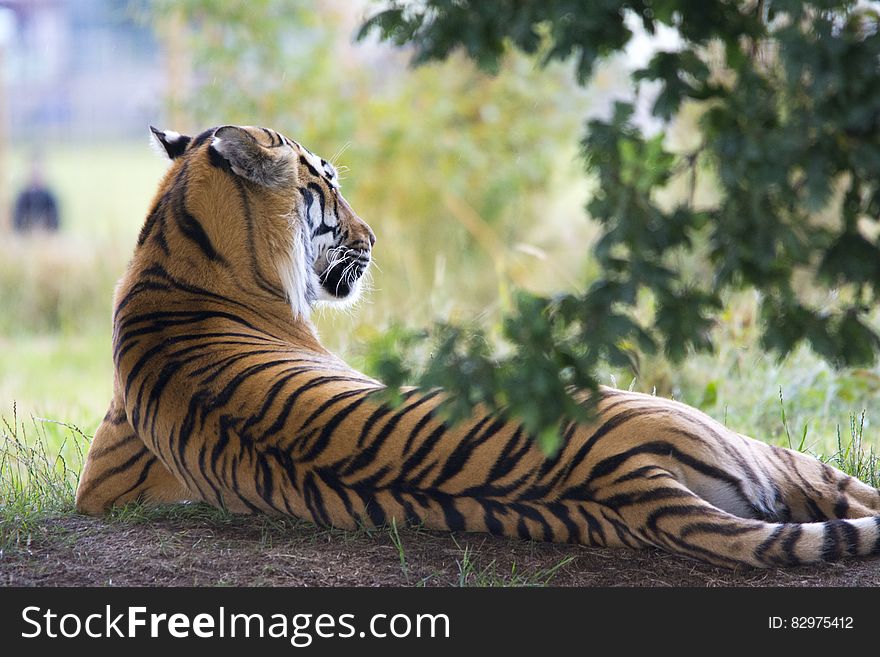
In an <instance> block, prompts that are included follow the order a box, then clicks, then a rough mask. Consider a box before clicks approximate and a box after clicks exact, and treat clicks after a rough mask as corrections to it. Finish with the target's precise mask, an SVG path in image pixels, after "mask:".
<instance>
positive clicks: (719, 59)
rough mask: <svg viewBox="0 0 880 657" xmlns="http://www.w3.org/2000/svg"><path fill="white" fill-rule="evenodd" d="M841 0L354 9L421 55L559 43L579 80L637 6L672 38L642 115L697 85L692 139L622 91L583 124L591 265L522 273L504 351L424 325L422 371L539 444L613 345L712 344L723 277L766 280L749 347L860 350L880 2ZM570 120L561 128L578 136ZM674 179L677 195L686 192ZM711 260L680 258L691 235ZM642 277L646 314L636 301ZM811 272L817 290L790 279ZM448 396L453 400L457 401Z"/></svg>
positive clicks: (864, 336)
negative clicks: (690, 190)
mask: <svg viewBox="0 0 880 657" xmlns="http://www.w3.org/2000/svg"><path fill="white" fill-rule="evenodd" d="M856 4H857V3H856V2H854V1H850V0H819V1H815V2H801V0H767V1H766V2H720V1H717V0H644V1H630V2H619V1H616V0H595V1H591V2H580V1H578V0H495V1H493V2H483V1H479V0H424V1H423V2H420V3H416V4H412V3H402V2H397V1H396V0H391V1H390V2H388V3H387V4H386V8H385V9H384V10H383V11H380V12H379V13H378V14H376V15H375V16H373V17H372V18H371V19H369V21H368V22H367V23H366V24H365V25H364V26H363V28H362V34H365V33H368V32H370V31H372V30H375V31H378V32H379V33H380V35H381V37H382V38H383V39H386V40H391V41H393V42H395V43H397V44H399V45H409V46H411V47H412V48H414V52H415V61H416V62H417V63H420V62H426V61H430V60H435V59H443V58H446V57H448V56H449V55H450V54H451V53H453V52H454V51H463V52H465V53H466V54H467V56H468V57H470V58H472V59H473V60H474V61H475V62H477V63H478V64H479V65H480V66H481V67H483V68H484V69H487V70H489V71H492V70H495V69H497V67H498V65H499V62H500V61H501V59H502V58H503V57H504V54H505V52H507V51H508V50H509V49H519V50H522V51H524V52H526V53H532V54H534V55H535V56H536V57H540V58H541V61H542V62H544V63H546V62H549V61H552V60H569V59H572V58H573V59H574V61H575V63H576V71H577V76H578V80H579V82H581V83H584V82H585V81H587V80H588V79H589V78H590V76H591V74H592V71H593V68H594V66H595V64H596V63H597V61H598V60H599V59H600V58H602V57H604V56H607V55H610V54H612V53H614V52H617V51H620V50H622V49H623V48H624V47H625V46H626V44H627V42H628V41H629V39H630V37H631V36H632V33H631V30H630V29H629V28H628V27H627V25H626V21H625V16H626V14H627V13H630V12H631V13H632V14H634V15H635V16H637V17H638V19H640V21H641V23H642V24H643V25H644V27H645V29H646V30H647V31H648V32H649V33H653V32H654V31H655V30H656V28H657V26H658V25H660V24H664V25H668V26H672V27H674V28H676V29H677V30H678V32H679V33H680V35H681V37H682V38H683V45H682V47H681V48H680V49H678V50H676V51H674V52H658V53H657V54H656V55H655V56H654V57H653V58H652V59H651V61H650V62H649V64H648V65H647V66H646V67H644V68H643V69H641V70H638V71H636V72H635V73H634V75H633V83H634V84H635V83H637V82H638V81H641V80H653V81H657V83H659V88H660V91H659V95H658V96H657V100H656V102H655V104H654V106H653V114H654V115H655V116H656V117H658V118H660V119H663V120H669V119H671V118H672V117H673V116H674V115H675V114H676V113H677V112H678V111H679V109H680V108H681V107H682V103H683V102H685V101H689V102H695V103H699V104H700V107H701V112H702V113H701V117H700V120H699V133H700V134H699V139H698V140H696V141H695V143H698V146H696V148H694V149H693V150H692V151H691V152H684V153H680V152H679V153H672V152H669V151H668V150H667V147H666V145H665V144H664V135H663V134H662V133H661V134H659V135H657V136H654V137H650V138H648V137H646V136H645V135H643V134H642V132H641V131H640V129H639V128H638V127H637V126H636V125H635V124H634V123H633V121H632V117H633V106H632V104H630V103H618V104H617V105H616V108H615V111H614V113H613V116H612V117H611V118H610V120H607V121H598V120H594V121H591V122H589V124H588V126H587V130H586V134H585V136H583V138H582V152H583V156H584V163H585V167H586V172H587V173H588V174H589V175H590V176H591V177H593V178H594V179H595V180H596V181H597V183H598V184H597V190H596V192H595V193H594V194H593V196H592V199H591V200H590V202H589V204H588V207H587V211H588V213H589V215H590V216H591V217H592V218H593V219H594V220H596V221H598V222H600V224H601V226H602V234H601V237H600V239H599V241H598V243H597V244H596V246H595V250H594V255H595V257H596V258H597V259H598V261H599V263H600V266H601V270H600V271H601V273H600V276H599V278H598V280H596V281H594V282H593V283H592V285H591V286H590V287H589V289H588V290H587V291H586V293H584V294H572V293H560V294H558V295H556V296H552V297H542V296H536V295H532V294H528V293H525V292H521V293H520V294H519V295H518V297H517V299H518V301H517V306H516V309H515V310H514V312H513V313H512V314H511V315H510V316H508V317H507V318H506V320H505V322H504V330H503V338H504V340H505V341H507V342H508V343H509V346H510V349H508V350H507V352H506V353H507V355H505V356H498V355H496V353H495V352H494V351H493V350H492V349H490V348H489V347H488V346H487V340H486V338H485V336H484V335H482V334H480V332H479V331H476V332H475V331H474V330H472V329H464V328H461V327H454V326H440V327H437V328H436V329H435V333H436V334H437V335H436V339H437V341H438V342H437V348H436V351H435V353H434V356H433V358H432V361H431V363H430V364H429V365H428V366H427V368H426V370H425V371H424V372H423V373H422V374H421V376H420V381H421V383H423V384H428V385H434V384H439V385H443V386H444V387H447V388H450V389H452V390H454V391H455V392H456V393H457V397H456V399H457V400H458V401H457V402H455V403H456V404H457V405H458V406H460V409H461V410H464V409H466V408H469V407H470V406H471V405H472V404H473V403H476V402H482V403H486V404H488V405H489V406H490V407H493V408H496V409H499V410H501V409H504V410H506V412H508V413H511V414H513V415H515V416H517V417H519V418H521V419H522V420H523V421H524V422H525V424H526V426H527V428H529V429H530V430H532V431H533V432H534V433H536V434H538V435H539V436H543V437H544V438H545V439H546V440H547V441H548V444H551V445H552V444H553V436H555V435H556V433H557V427H558V426H559V422H560V421H561V420H562V419H563V418H565V417H582V413H583V412H584V411H583V410H582V409H581V408H580V407H578V406H577V405H576V404H575V403H574V401H573V400H572V399H571V398H570V396H569V395H568V394H566V390H569V389H570V386H571V385H572V384H574V385H576V386H578V387H582V388H594V387H595V386H596V385H597V382H596V376H595V371H596V367H597V365H598V364H599V363H600V362H602V361H608V362H611V363H613V364H625V363H627V362H628V359H629V355H630V351H631V350H632V349H636V348H637V349H641V350H643V351H646V352H653V351H655V350H659V349H662V350H664V351H665V353H666V354H667V355H669V356H670V357H672V358H680V357H682V356H683V355H684V354H685V353H687V352H688V350H690V349H708V348H711V342H710V340H709V329H710V328H711V326H712V323H713V321H714V319H715V317H716V314H717V312H718V310H719V309H720V308H721V299H722V294H723V293H724V292H726V291H729V290H737V289H743V288H755V289H757V290H759V291H760V293H761V301H760V310H761V318H762V320H763V333H762V336H763V337H762V340H763V344H764V346H765V347H766V348H767V349H769V350H772V351H775V352H776V353H778V354H786V353H788V352H789V351H791V350H792V349H793V348H794V347H795V346H797V345H798V344H800V343H807V344H809V345H810V346H811V347H812V349H814V350H815V351H816V352H817V353H819V354H821V355H822V356H823V357H825V358H826V359H828V360H829V361H831V362H832V363H834V364H836V365H841V366H843V365H856V364H865V363H868V362H871V361H873V360H874V358H875V354H876V352H877V351H878V346H880V337H878V334H877V331H876V330H875V328H874V327H872V326H871V324H870V322H869V314H870V312H871V310H872V309H873V307H874V306H875V304H876V300H877V294H878V291H880V248H878V233H880V230H878V225H877V222H878V218H880V185H878V181H880V69H878V61H880V60H878V57H880V19H878V15H877V14H876V12H875V11H874V10H872V9H870V8H867V7H857V6H856ZM575 137H576V136H574V135H573V138H575ZM681 176H684V179H685V180H689V181H690V184H691V185H696V181H697V179H698V178H699V179H708V180H711V181H712V183H713V184H714V186H715V187H716V188H717V192H718V193H717V198H716V200H715V201H714V202H713V203H711V204H710V205H709V206H708V207H707V206H705V204H704V205H703V206H699V205H697V204H695V203H694V199H693V194H691V195H689V198H684V199H683V200H680V201H679V202H677V203H675V204H673V205H672V206H671V207H670V205H669V204H664V203H662V202H661V201H660V200H659V199H658V192H660V191H661V190H663V189H664V188H665V187H667V186H668V185H669V184H670V182H671V181H672V180H673V179H674V178H677V177H681ZM683 196H685V197H687V196H688V195H687V194H685V195H683ZM697 248H698V249H702V251H701V252H700V253H699V255H700V256H701V257H704V258H705V259H706V260H707V262H708V263H709V268H710V271H712V272H713V273H712V275H711V276H702V277H695V276H693V275H692V274H691V275H689V274H687V273H685V272H684V271H683V270H682V269H681V268H678V267H676V266H675V262H676V261H675V260H674V258H673V256H674V255H675V254H681V253H682V252H684V253H689V252H691V251H694V249H697ZM646 290H647V291H649V293H650V294H651V295H652V298H653V309H654V310H653V313H652V316H651V318H650V319H649V320H647V321H644V320H642V321H638V320H637V319H636V318H635V315H634V314H633V312H632V308H633V307H634V305H635V304H636V301H637V298H638V297H639V295H641V294H643V293H644V291H646ZM804 290H809V291H811V292H815V291H817V290H818V291H820V292H824V294H811V293H805V292H804ZM375 358H376V362H375V363H374V364H375V366H376V368H377V369H378V370H379V373H380V374H383V375H386V376H387V377H389V378H390V382H391V383H395V382H399V381H401V380H403V379H405V378H406V377H407V376H410V375H411V374H412V373H411V372H410V371H409V370H408V368H407V366H406V365H404V361H403V360H402V359H401V358H400V357H399V355H397V354H395V353H394V350H392V349H388V350H385V351H383V352H382V353H381V354H380V355H377V356H376V357H375ZM453 410H454V409H453Z"/></svg>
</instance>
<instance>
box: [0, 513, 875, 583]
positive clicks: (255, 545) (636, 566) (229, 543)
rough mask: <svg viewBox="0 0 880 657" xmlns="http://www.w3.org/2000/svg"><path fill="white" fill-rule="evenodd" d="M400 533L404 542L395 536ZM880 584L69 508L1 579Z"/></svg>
mask: <svg viewBox="0 0 880 657" xmlns="http://www.w3.org/2000/svg"><path fill="white" fill-rule="evenodd" d="M398 537H399V539H398ZM535 584H547V585H550V586H644V587H650V586H696V587H718V586H739V587H755V586H799V587H813V586H880V559H850V560H846V561H843V562H841V563H839V564H829V565H823V566H818V567H800V568H793V569H787V570H769V571H759V570H744V571H739V572H732V571H728V570H724V569H720V568H715V567H712V566H708V565H704V564H702V563H697V562H694V561H690V560H686V559H682V558H679V557H675V556H672V555H669V554H666V553H663V552H659V551H654V550H651V551H642V552H632V551H626V550H604V549H596V548H585V547H580V546H568V545H553V544H547V543H533V542H524V541H518V540H508V539H500V538H494V537H491V536H486V535H482V534H467V533H458V534H454V535H453V534H447V533H439V532H430V531H425V530H417V529H406V530H401V531H400V532H399V533H398V532H396V531H392V530H391V529H383V530H373V531H369V532H368V531H359V532H342V531H337V530H326V529H320V528H316V527H315V526H313V525H310V524H308V523H302V522H300V523H296V522H293V523H291V522H286V521H275V520H271V519H265V518H264V519H259V518H252V517H248V518H233V519H229V520H227V521H225V522H222V523H218V522H216V521H210V520H198V519H195V520H194V519H193V518H165V519H160V520H151V521H149V522H136V521H135V522H131V521H120V520H115V521H114V520H107V519H95V518H87V517H82V516H76V515H65V516H60V517H57V518H50V519H45V520H44V521H41V523H40V524H38V525H37V526H36V527H33V528H31V536H30V540H29V541H28V542H27V543H25V544H23V545H20V546H18V547H15V548H13V549H10V550H6V551H5V552H3V553H0V585H4V586H103V585H111V586H211V585H237V586H437V585H440V586H459V585H468V586H480V585H483V586H485V585H489V586H501V585H535Z"/></svg>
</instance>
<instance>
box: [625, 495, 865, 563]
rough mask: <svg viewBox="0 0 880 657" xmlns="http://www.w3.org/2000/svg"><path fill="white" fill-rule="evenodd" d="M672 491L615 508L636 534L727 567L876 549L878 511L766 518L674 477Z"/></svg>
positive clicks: (826, 558) (811, 560)
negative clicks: (734, 509) (741, 511)
mask: <svg viewBox="0 0 880 657" xmlns="http://www.w3.org/2000/svg"><path fill="white" fill-rule="evenodd" d="M665 485H666V486H667V487H669V486H671V487H673V488H678V491H677V494H675V495H668V496H667V495H664V496H663V497H666V499H665V500H662V501H659V502H658V503H655V504H652V505H636V506H633V507H631V508H629V509H618V513H620V515H621V516H623V517H624V519H625V520H626V521H628V522H632V523H633V526H638V527H640V528H641V532H640V533H641V538H642V539H643V540H645V541H646V542H648V543H650V544H652V545H655V546H657V547H660V548H663V549H666V550H669V551H672V552H674V553H677V554H681V555H685V556H689V557H692V558H695V559H700V560H702V561H708V562H711V563H713V564H715V565H719V566H724V567H727V568H736V567H737V566H743V565H745V566H751V567H757V568H770V567H775V566H797V565H805V564H814V563H820V562H827V561H836V560H838V559H840V558H842V557H848V556H870V555H876V554H880V515H874V516H867V517H862V518H849V519H835V520H826V521H821V522H803V523H799V522H779V523H775V522H766V521H763V520H754V519H749V518H742V517H739V516H736V515H734V514H732V513H728V512H727V511H724V510H722V509H719V508H718V507H716V506H714V505H712V504H710V503H709V502H707V501H706V500H704V499H702V498H701V497H699V496H698V495H696V494H695V493H693V492H692V491H690V490H689V489H688V488H687V487H686V486H684V485H683V484H681V483H679V482H667V483H666V484H665Z"/></svg>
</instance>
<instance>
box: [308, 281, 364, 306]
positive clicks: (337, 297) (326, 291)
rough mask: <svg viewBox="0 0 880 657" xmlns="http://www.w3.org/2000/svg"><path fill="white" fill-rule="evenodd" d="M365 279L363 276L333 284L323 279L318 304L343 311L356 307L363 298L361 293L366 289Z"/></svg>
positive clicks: (319, 288)
mask: <svg viewBox="0 0 880 657" xmlns="http://www.w3.org/2000/svg"><path fill="white" fill-rule="evenodd" d="M363 279H364V276H363V275H361V276H359V277H358V278H357V279H355V280H353V281H351V280H349V281H345V282H341V281H336V282H332V283H331V282H330V281H327V280H324V279H321V280H320V285H319V286H318V303H319V304H320V305H322V306H332V307H334V308H341V309H345V308H349V307H351V306H353V305H355V304H356V303H357V302H358V300H359V299H360V298H361V292H362V291H363V287H364V286H363Z"/></svg>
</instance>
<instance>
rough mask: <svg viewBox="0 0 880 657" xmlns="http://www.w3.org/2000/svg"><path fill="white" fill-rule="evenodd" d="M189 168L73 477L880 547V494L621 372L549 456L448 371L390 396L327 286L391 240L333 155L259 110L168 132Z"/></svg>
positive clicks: (301, 504) (319, 516)
mask: <svg viewBox="0 0 880 657" xmlns="http://www.w3.org/2000/svg"><path fill="white" fill-rule="evenodd" d="M158 136H159V139H160V140H161V141H162V143H163V145H164V146H165V148H166V151H167V152H168V154H169V156H171V157H172V165H171V168H170V169H169V172H168V174H167V175H166V177H165V179H164V181H163V183H162V185H161V186H160V190H159V193H158V194H157V197H156V200H155V201H154V204H153V207H152V209H151V212H150V214H149V216H148V219H147V222H146V223H145V226H144V230H143V231H142V233H141V237H140V239H139V245H138V247H137V249H136V251H135V256H134V258H133V260H132V263H131V265H130V267H129V270H128V272H127V274H126V276H125V278H124V279H123V281H122V283H121V284H120V286H119V288H118V290H117V298H116V304H115V308H116V310H115V315H114V338H113V349H114V363H115V368H116V380H115V390H114V400H113V402H112V403H111V408H110V411H109V412H108V415H107V417H106V418H105V421H104V422H103V423H102V425H101V427H100V428H99V430H98V432H97V434H96V436H95V440H94V443H93V446H92V448H91V450H90V452H89V456H88V460H87V464H86V468H85V470H84V472H83V475H82V479H81V482H80V487H79V489H78V495H77V505H78V508H80V509H81V510H83V511H86V512H91V513H100V512H103V511H105V510H106V509H107V508H109V507H110V506H112V505H115V504H122V503H125V502H127V501H130V500H133V499H145V500H147V501H152V502H169V501H175V500H201V501H205V502H208V503H210V504H214V505H217V506H223V507H226V508H229V509H230V510H233V511H239V512H269V513H282V514H290V515H295V516H298V517H302V518H307V519H310V520H313V521H315V522H317V523H321V524H326V525H333V526H338V527H346V528H352V527H355V526H357V525H358V524H360V523H367V524H373V525H381V524H383V523H386V522H389V521H391V520H392V519H394V520H399V521H403V520H408V521H411V522H418V523H424V524H425V525H426V526H428V527H431V528H436V529H449V530H467V531H486V532H491V533H495V534H500V535H506V536H519V537H522V538H531V539H538V540H552V541H568V542H576V543H582V544H586V545H601V546H625V547H632V548H638V547H645V546H651V545H653V546H658V547H662V548H664V549H667V550H671V551H673V552H677V553H680V554H684V555H688V556H691V557H695V558H699V559H703V560H705V561H709V562H712V563H717V564H720V565H725V566H728V567H734V566H736V565H738V564H748V565H754V566H768V565H772V564H794V563H808V562H814V561H818V560H823V559H832V558H836V557H839V556H843V555H848V554H874V553H877V552H880V516H878V513H880V493H878V491H877V490H875V489H873V488H870V487H868V486H866V485H865V484H862V483H861V482H858V481H857V480H855V479H853V478H851V477H848V476H847V475H844V474H843V473H841V472H839V471H837V470H834V469H833V468H830V467H828V466H826V465H824V464H821V463H820V462H819V461H817V460H816V459H812V458H810V457H807V456H805V455H802V454H799V453H796V452H792V451H790V450H784V449H781V448H776V447H771V446H768V445H766V444H764V443H761V442H758V441H754V440H752V439H750V438H746V437H744V436H740V435H738V434H735V433H733V432H731V431H730V430H728V429H726V428H725V427H723V426H721V425H720V424H718V423H716V422H714V421H713V420H711V419H710V418H708V417H707V416H705V415H703V414H702V413H700V412H699V411H696V410H695V409H692V408H690V407H688V406H685V405H683V404H679V403H677V402H673V401H668V400H663V399H658V398H655V397H651V396H647V395H640V394H637V393H629V392H623V391H617V390H610V389H606V390H603V391H602V393H601V394H602V399H601V400H600V401H599V414H598V419H597V421H596V423H595V424H594V425H592V426H587V425H579V424H577V423H573V422H572V423H567V424H566V425H564V426H561V427H560V432H561V435H562V437H563V442H562V448H561V450H560V451H559V453H558V454H556V455H555V456H554V457H552V458H547V457H546V456H545V455H544V454H543V453H542V452H541V450H540V449H539V448H538V447H537V444H536V442H535V441H534V440H533V439H532V437H531V436H529V435H527V433H526V432H525V431H524V430H523V428H522V427H521V426H520V425H519V424H517V423H516V422H512V421H506V420H504V419H502V418H498V417H494V416H492V415H490V414H487V413H485V412H483V411H482V410H481V409H475V411H474V415H473V417H472V418H471V419H470V420H467V421H465V422H463V423H461V424H459V425H456V426H449V425H447V424H446V423H445V422H444V420H443V418H442V417H441V415H440V414H439V413H438V412H437V408H438V405H439V404H440V403H441V401H442V399H443V393H442V392H441V391H434V390H431V391H422V390H410V391H407V392H405V393H404V397H405V400H404V403H403V404H402V405H401V406H400V407H397V408H391V407H388V406H386V405H383V404H382V403H380V402H379V401H377V398H376V396H375V395H374V394H373V393H375V392H376V391H377V390H378V389H379V388H381V384H380V383H378V382H376V381H374V380H372V379H370V378H369V377H366V376H364V375H363V374H361V373H359V372H356V371H354V370H353V369H351V368H350V367H348V366H347V365H346V364H345V363H344V362H343V361H341V360H340V359H338V358H336V357H335V356H333V355H332V354H330V353H329V352H328V351H327V350H325V349H324V348H323V347H322V346H321V344H320V342H319V341H318V339H317V337H316V335H315V333H314V330H313V328H312V326H311V324H310V322H309V320H308V309H309V308H310V307H311V306H312V305H313V304H314V303H316V302H317V301H318V300H319V299H321V298H323V299H327V300H333V299H343V300H344V299H348V298H351V297H352V296H354V295H356V293H357V288H358V286H359V284H360V280H361V278H362V276H363V274H364V272H365V271H366V268H367V265H368V264H369V257H370V251H371V248H372V246H373V243H374V241H375V238H374V237H373V235H372V232H371V231H370V229H369V227H367V226H366V224H364V223H363V221H361V220H360V219H359V218H358V217H357V215H356V214H354V212H353V211H352V210H351V208H350V207H349V206H348V204H347V203H346V202H345V201H344V199H343V198H342V197H341V195H340V194H339V191H338V182H337V181H336V178H335V171H334V170H333V169H332V167H331V166H330V165H329V164H328V163H326V162H325V161H323V160H321V159H320V158H318V157H316V156H314V155H313V154H311V153H310V152H308V151H307V150H306V149H304V148H303V147H301V146H300V145H299V144H296V142H292V141H290V140H289V139H287V138H285V137H283V136H281V135H279V134H278V133H275V132H274V131H269V130H265V129H260V128H237V127H233V126H226V127H223V128H219V129H212V130H210V131H206V133H203V135H200V136H199V137H196V138H195V139H189V138H187V137H179V136H177V137H175V136H174V135H173V134H172V137H169V136H168V134H167V133H158Z"/></svg>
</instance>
